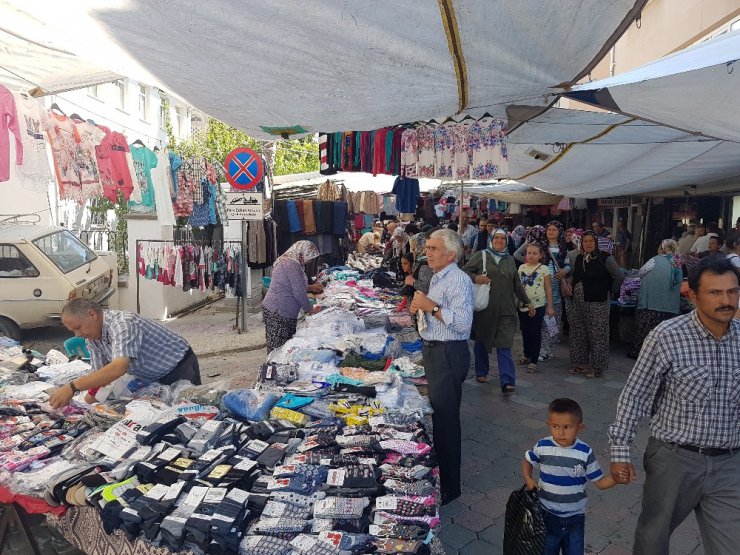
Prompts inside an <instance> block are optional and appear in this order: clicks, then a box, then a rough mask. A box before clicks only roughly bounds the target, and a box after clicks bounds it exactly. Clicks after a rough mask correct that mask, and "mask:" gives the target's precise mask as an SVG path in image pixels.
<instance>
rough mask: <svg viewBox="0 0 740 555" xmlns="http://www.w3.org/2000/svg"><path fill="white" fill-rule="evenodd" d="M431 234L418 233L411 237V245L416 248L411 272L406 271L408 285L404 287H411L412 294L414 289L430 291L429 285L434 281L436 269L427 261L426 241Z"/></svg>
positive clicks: (405, 278)
mask: <svg viewBox="0 0 740 555" xmlns="http://www.w3.org/2000/svg"><path fill="white" fill-rule="evenodd" d="M429 235H430V233H417V234H416V235H414V236H413V237H411V239H409V245H410V246H413V249H414V253H413V257H412V258H411V260H413V265H412V268H411V273H406V275H405V277H404V285H405V286H406V287H404V289H406V288H410V289H411V291H412V293H411V294H412V295H413V291H421V292H422V293H424V294H426V293H429V286H430V285H431V283H432V276H433V275H434V271H433V270H432V269H431V268H430V267H429V264H428V263H427V247H426V242H427V238H428V236H429ZM402 261H403V259H402ZM407 261H408V259H407ZM407 290H408V289H407Z"/></svg>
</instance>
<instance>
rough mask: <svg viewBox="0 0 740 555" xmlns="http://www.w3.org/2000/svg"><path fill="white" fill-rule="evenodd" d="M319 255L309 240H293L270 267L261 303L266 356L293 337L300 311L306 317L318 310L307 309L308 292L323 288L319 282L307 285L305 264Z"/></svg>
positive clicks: (308, 302) (317, 291)
mask: <svg viewBox="0 0 740 555" xmlns="http://www.w3.org/2000/svg"><path fill="white" fill-rule="evenodd" d="M319 255H320V253H319V249H318V248H317V247H316V245H314V244H313V243H312V242H311V241H297V242H295V243H294V244H293V246H291V247H290V248H289V249H288V250H287V251H285V252H284V253H283V254H282V255H281V256H280V257H279V258H278V259H277V260H276V261H275V263H274V264H273V265H272V279H271V280H270V287H269V289H268V290H267V294H266V295H265V298H264V299H263V300H262V316H263V319H264V322H265V342H266V344H267V352H268V353H270V352H272V351H274V350H275V349H277V348H278V347H282V346H283V345H284V344H285V343H286V342H287V341H288V340H289V339H290V338H292V337H293V336H294V335H295V332H296V329H297V327H298V314H299V313H300V311H301V309H303V310H304V312H306V313H308V314H315V313H316V312H318V311H319V310H320V308H318V307H314V308H311V303H310V301H309V299H308V293H321V292H322V291H323V290H324V288H323V286H322V285H321V284H320V283H316V284H313V285H308V276H306V270H305V266H306V263H308V262H310V261H311V260H313V259H314V258H318V257H319Z"/></svg>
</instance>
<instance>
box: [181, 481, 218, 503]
mask: <svg viewBox="0 0 740 555" xmlns="http://www.w3.org/2000/svg"><path fill="white" fill-rule="evenodd" d="M209 489H211V488H206V487H203V486H193V488H192V489H191V490H190V493H188V496H187V497H186V498H185V501H183V503H182V504H183V505H188V506H190V507H197V506H198V505H200V503H201V501H203V498H204V497H205V496H206V494H207V493H208V490H209Z"/></svg>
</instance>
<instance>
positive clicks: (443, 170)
mask: <svg viewBox="0 0 740 555" xmlns="http://www.w3.org/2000/svg"><path fill="white" fill-rule="evenodd" d="M319 151H320V158H321V166H320V172H321V173H322V174H324V175H331V174H334V173H337V172H338V171H362V172H368V173H372V174H373V175H378V174H387V175H402V176H406V177H436V178H442V179H480V180H484V179H500V178H503V177H506V176H507V175H508V171H509V169H508V153H507V150H506V125H505V123H504V122H503V121H501V120H498V119H494V118H491V117H489V116H487V115H486V116H484V117H482V118H481V119H480V120H478V121H476V120H474V119H472V118H470V117H466V118H464V119H463V120H462V121H461V122H456V121H454V120H449V121H446V122H445V123H441V124H438V123H436V122H428V123H417V124H414V125H403V126H397V127H385V128H383V129H377V130H375V131H345V132H340V133H320V134H319Z"/></svg>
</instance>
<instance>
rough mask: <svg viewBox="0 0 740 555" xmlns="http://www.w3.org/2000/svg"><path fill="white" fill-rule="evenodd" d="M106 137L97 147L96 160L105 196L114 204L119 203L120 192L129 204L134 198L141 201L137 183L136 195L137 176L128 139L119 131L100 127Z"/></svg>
mask: <svg viewBox="0 0 740 555" xmlns="http://www.w3.org/2000/svg"><path fill="white" fill-rule="evenodd" d="M98 128H99V129H100V130H101V131H103V133H104V136H103V139H102V141H101V142H100V144H99V145H97V146H96V147H95V160H96V162H97V164H98V171H99V172H100V184H101V186H102V188H103V196H104V197H105V198H107V199H108V200H110V201H111V202H113V203H117V202H118V193H119V191H120V192H121V193H123V200H124V201H125V202H128V201H129V199H131V198H133V199H134V200H135V201H136V200H137V198H138V200H139V201H141V191H140V190H139V188H138V183H136V190H137V192H136V194H132V193H134V183H135V180H134V179H133V178H132V176H133V175H136V170H135V169H134V160H133V157H132V156H131V149H130V148H129V146H128V143H127V141H126V137H124V136H123V134H121V133H118V132H117V131H111V130H110V129H108V128H107V127H105V126H102V125H99V126H98Z"/></svg>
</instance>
